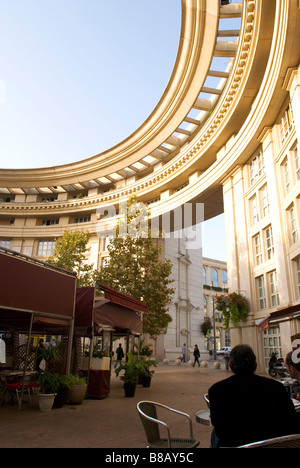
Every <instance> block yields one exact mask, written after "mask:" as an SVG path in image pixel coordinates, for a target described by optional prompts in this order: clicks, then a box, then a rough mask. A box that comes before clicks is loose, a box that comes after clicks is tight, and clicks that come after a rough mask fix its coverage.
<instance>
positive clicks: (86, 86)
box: [0, 0, 226, 260]
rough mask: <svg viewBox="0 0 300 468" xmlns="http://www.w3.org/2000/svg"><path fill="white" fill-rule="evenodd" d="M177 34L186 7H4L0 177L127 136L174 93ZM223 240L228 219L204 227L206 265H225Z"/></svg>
mask: <svg viewBox="0 0 300 468" xmlns="http://www.w3.org/2000/svg"><path fill="white" fill-rule="evenodd" d="M180 26H181V1H180V0H127V1H125V0H109V1H107V0H0V43H1V44H2V47H1V48H0V168H1V169H7V168H13V169H17V168H32V167H49V166H55V165H59V164H66V163H71V162H75V161H78V160H81V159H85V158H88V157H91V156H94V155H95V154H98V153H101V152H103V151H105V150H107V149H109V148H110V147H112V146H114V145H115V144H117V143H119V142H120V141H122V140H123V139H124V138H126V137H128V136H129V135H130V134H131V133H133V132H134V131H135V130H136V129H137V128H138V127H139V126H140V125H141V124H142V123H143V121H144V120H145V119H146V118H147V117H148V116H149V114H150V113H151V112H152V110H153V109H154V107H155V106H156V104H157V103H158V101H159V100H160V98H161V96H162V94H163V92H164V90H165V88H166V86H167V84H168V81H169V78H170V76H171V73H172V69H173V66H174V63H175V59H176V55H177V50H178V43H179V37H180ZM223 233H224V216H223V215H221V216H219V217H217V218H214V219H213V220H211V221H208V222H205V223H204V226H203V255H204V256H206V257H210V258H217V259H220V260H226V254H225V235H223ZM220 234H221V235H220ZM221 237H223V239H221Z"/></svg>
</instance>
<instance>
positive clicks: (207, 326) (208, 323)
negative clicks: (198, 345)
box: [201, 317, 212, 337]
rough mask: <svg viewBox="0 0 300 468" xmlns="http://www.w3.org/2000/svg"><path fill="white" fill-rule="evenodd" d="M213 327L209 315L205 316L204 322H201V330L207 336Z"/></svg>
mask: <svg viewBox="0 0 300 468" xmlns="http://www.w3.org/2000/svg"><path fill="white" fill-rule="evenodd" d="M211 329H212V323H211V320H210V318H209V317H205V319H204V322H203V323H202V324H201V332H202V333H203V335H204V336H205V337H206V336H207V334H208V333H209V332H210V330H211Z"/></svg>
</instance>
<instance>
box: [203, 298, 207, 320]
mask: <svg viewBox="0 0 300 468" xmlns="http://www.w3.org/2000/svg"><path fill="white" fill-rule="evenodd" d="M203 311H204V317H207V297H206V296H203Z"/></svg>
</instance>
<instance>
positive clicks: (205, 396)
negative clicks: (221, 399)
mask: <svg viewBox="0 0 300 468" xmlns="http://www.w3.org/2000/svg"><path fill="white" fill-rule="evenodd" d="M203 397H204V400H205V402H206V404H207V406H208V409H210V402H209V398H208V393H205V394H204V396H203Z"/></svg>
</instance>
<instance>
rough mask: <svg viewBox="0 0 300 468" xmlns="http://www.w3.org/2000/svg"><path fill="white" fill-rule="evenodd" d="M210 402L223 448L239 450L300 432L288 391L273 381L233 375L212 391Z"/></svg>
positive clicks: (213, 423) (256, 376) (251, 375)
mask: <svg viewBox="0 0 300 468" xmlns="http://www.w3.org/2000/svg"><path fill="white" fill-rule="evenodd" d="M209 401H210V411H211V422H212V425H213V426H214V428H215V432H216V435H217V437H218V438H219V443H218V446H219V447H237V446H239V445H244V444H248V443H251V442H256V441H259V440H264V439H270V438H273V437H279V436H283V435H289V434H298V433H299V432H300V427H299V425H298V424H299V423H298V418H297V415H296V411H295V408H294V405H293V403H292V401H291V399H290V397H289V396H288V394H287V392H286V390H285V387H284V386H283V385H282V384H281V383H280V382H278V381H275V380H272V379H270V378H267V377H260V376H258V375H256V374H252V373H248V374H243V375H240V376H238V375H233V376H232V377H229V378H228V379H225V380H223V381H221V382H218V383H216V384H214V385H213V386H212V387H211V388H210V389H209Z"/></svg>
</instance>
